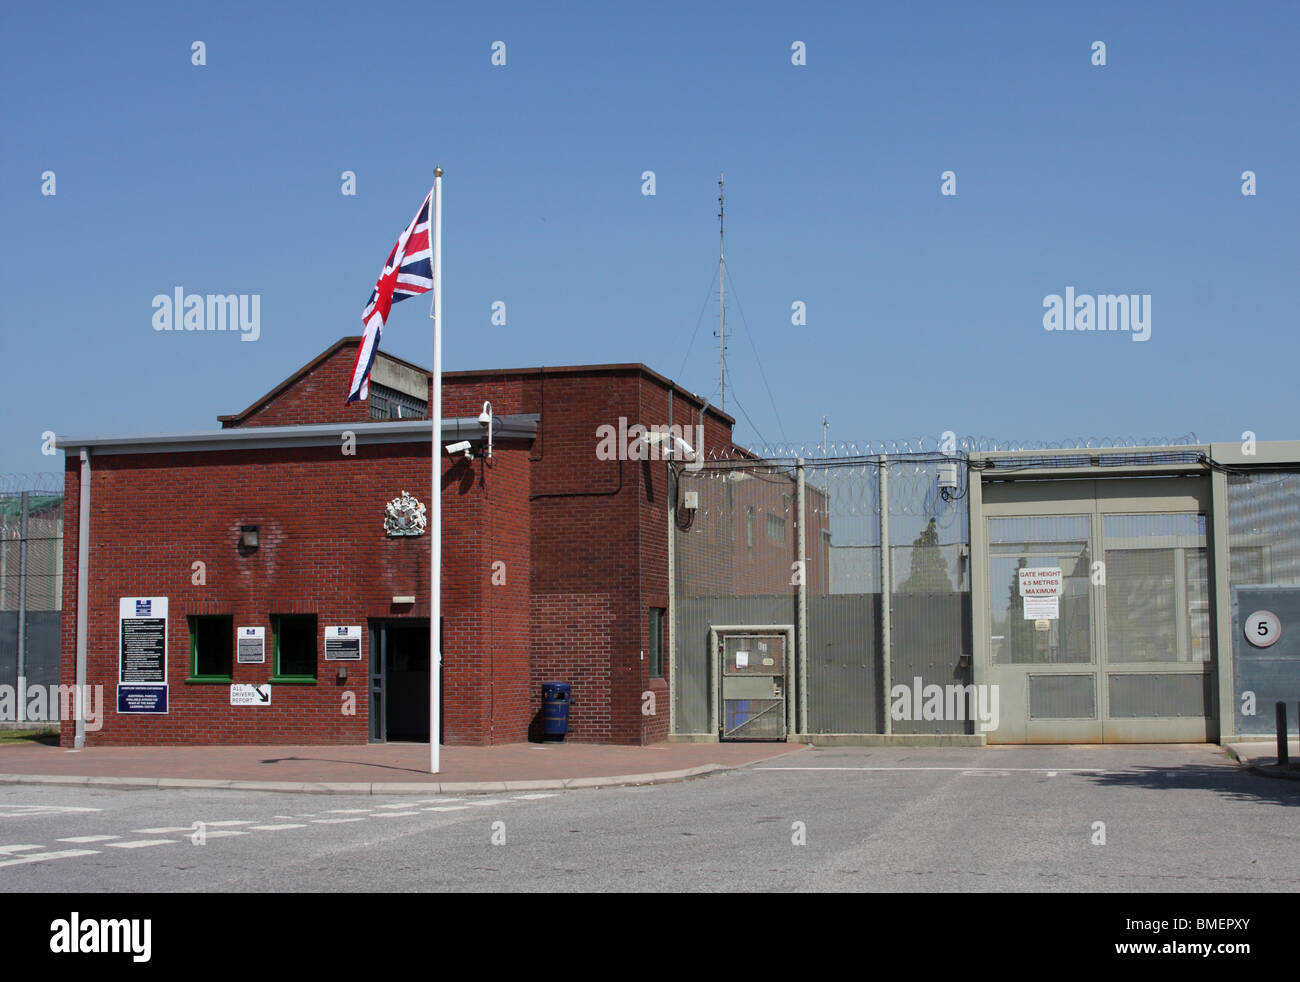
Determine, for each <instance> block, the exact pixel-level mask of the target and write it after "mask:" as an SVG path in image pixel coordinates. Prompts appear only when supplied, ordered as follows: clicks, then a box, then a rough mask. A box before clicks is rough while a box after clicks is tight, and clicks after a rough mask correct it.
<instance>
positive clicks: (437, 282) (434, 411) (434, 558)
mask: <svg viewBox="0 0 1300 982" xmlns="http://www.w3.org/2000/svg"><path fill="white" fill-rule="evenodd" d="M432 219H433V228H432V233H433V235H432V248H433V306H432V308H431V309H430V311H429V316H430V317H431V318H433V377H432V378H431V379H430V393H429V416H430V417H431V418H432V420H433V423H432V432H433V444H432V447H431V449H430V454H429V456H430V461H431V467H432V478H433V488H432V493H431V494H430V498H431V500H432V504H431V505H430V507H429V523H430V529H429V552H430V558H429V773H431V774H437V773H438V770H439V768H440V761H439V756H440V751H441V750H442V746H441V744H442V733H441V731H440V728H439V726H438V717H439V716H440V715H441V713H440V710H441V708H442V707H441V703H442V694H441V692H440V691H439V689H440V688H441V686H440V684H439V683H440V682H441V681H442V632H441V631H440V630H439V627H440V623H441V620H442V446H441V443H442V168H441V167H436V168H434V171H433V215H432Z"/></svg>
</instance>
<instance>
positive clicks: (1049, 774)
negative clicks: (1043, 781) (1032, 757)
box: [1047, 771, 1056, 777]
mask: <svg viewBox="0 0 1300 982" xmlns="http://www.w3.org/2000/svg"><path fill="white" fill-rule="evenodd" d="M1047 776H1048V777H1056V771H1048V772H1047Z"/></svg>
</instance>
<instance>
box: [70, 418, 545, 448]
mask: <svg viewBox="0 0 1300 982" xmlns="http://www.w3.org/2000/svg"><path fill="white" fill-rule="evenodd" d="M540 418H541V417H540V416H539V415H538V414H537V413H517V414H514V415H501V416H497V417H495V418H494V419H493V423H492V438H493V440H494V441H499V440H532V439H533V438H534V437H535V436H536V435H537V423H538V421H539V420H540ZM345 433H352V434H354V435H355V436H356V442H357V445H358V446H366V445H371V446H373V445H379V444H389V443H428V442H429V440H430V436H431V424H430V421H429V420H427V419H403V420H386V421H382V422H375V423H357V424H353V425H348V424H345V423H313V424H310V425H304V426H243V427H237V428H235V429H228V430H213V431H211V432H207V433H161V434H155V435H148V436H92V437H69V438H64V439H60V440H59V441H58V447H59V449H61V450H63V451H65V452H67V453H72V452H73V451H79V450H82V449H86V450H89V451H90V452H91V453H92V454H94V455H102V454H157V453H197V452H202V451H230V450H273V449H278V448H281V447H326V446H330V447H337V446H339V445H340V441H341V440H342V438H343V434H345ZM479 439H487V425H486V424H485V423H480V422H479V421H478V417H477V416H461V417H453V418H449V419H444V420H443V421H442V440H443V441H458V440H479Z"/></svg>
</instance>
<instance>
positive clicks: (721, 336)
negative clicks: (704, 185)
mask: <svg viewBox="0 0 1300 982" xmlns="http://www.w3.org/2000/svg"><path fill="white" fill-rule="evenodd" d="M725 211H726V208H725V206H724V204H723V200H722V172H721V171H719V172H718V388H719V390H721V396H720V399H721V402H720V403H719V408H720V409H721V410H722V411H723V412H726V411H727V304H726V275H725V274H726V270H725V268H724V267H725V264H726V259H725V255H726V251H725V249H724V245H725V240H724V238H723V232H724V229H723V214H724V213H725Z"/></svg>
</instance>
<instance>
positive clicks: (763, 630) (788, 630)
mask: <svg viewBox="0 0 1300 982" xmlns="http://www.w3.org/2000/svg"><path fill="white" fill-rule="evenodd" d="M793 647H794V627H793V626H792V625H789V624H765V625H746V624H724V625H711V626H710V628H709V649H710V651H711V652H712V655H713V662H714V672H713V676H714V678H715V679H716V680H717V687H716V691H717V692H719V693H720V702H721V705H720V706H719V705H718V701H719V700H717V699H715V701H714V702H715V712H714V720H715V723H716V724H717V732H718V738H719V739H720V740H784V739H785V738H786V733H787V720H786V715H787V712H788V708H789V706H790V702H789V696H788V688H787V684H786V671H787V668H786V666H787V664H788V663H789V660H790V652H791V651H792V650H793Z"/></svg>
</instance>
